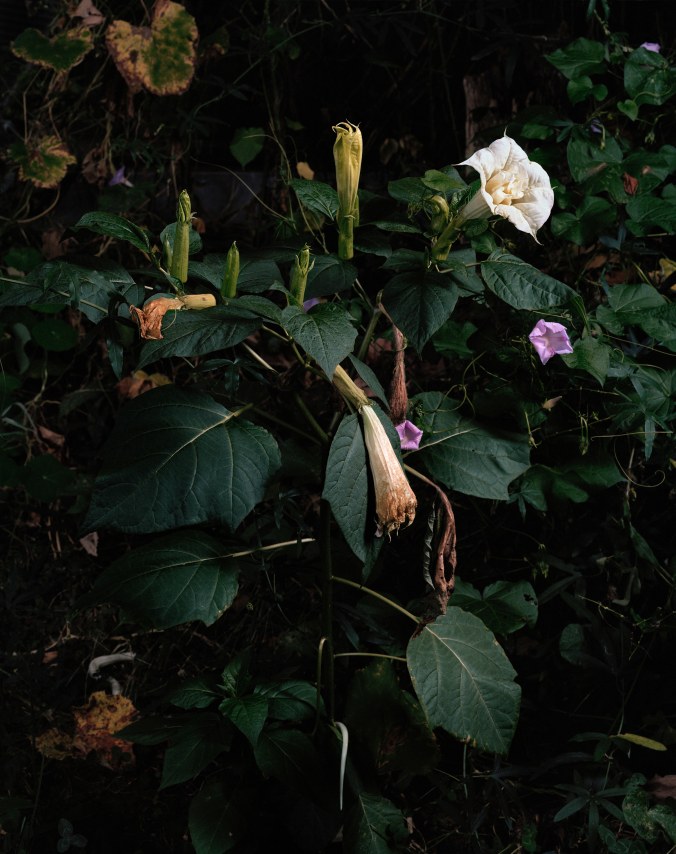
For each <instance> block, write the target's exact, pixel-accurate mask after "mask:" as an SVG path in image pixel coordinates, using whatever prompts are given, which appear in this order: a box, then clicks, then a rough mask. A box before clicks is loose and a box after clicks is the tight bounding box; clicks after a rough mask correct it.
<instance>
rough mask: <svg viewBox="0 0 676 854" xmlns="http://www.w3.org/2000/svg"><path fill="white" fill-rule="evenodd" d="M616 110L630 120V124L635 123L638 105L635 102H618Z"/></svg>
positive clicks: (628, 100) (629, 100)
mask: <svg viewBox="0 0 676 854" xmlns="http://www.w3.org/2000/svg"><path fill="white" fill-rule="evenodd" d="M617 109H618V110H619V111H620V112H621V113H624V115H625V116H627V118H629V119H631V120H632V122H635V121H636V119H637V118H638V104H637V103H636V101H632V100H631V99H627V100H626V101H618V102H617Z"/></svg>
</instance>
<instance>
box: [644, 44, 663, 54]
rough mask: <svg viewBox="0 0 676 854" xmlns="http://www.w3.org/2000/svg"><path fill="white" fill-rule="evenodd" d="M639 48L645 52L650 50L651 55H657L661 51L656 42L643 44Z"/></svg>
mask: <svg viewBox="0 0 676 854" xmlns="http://www.w3.org/2000/svg"><path fill="white" fill-rule="evenodd" d="M640 47H642V48H645V50H651V51H652V52H653V53H659V52H660V50H661V47H660V45H659V43H658V42H643V44H642V45H640Z"/></svg>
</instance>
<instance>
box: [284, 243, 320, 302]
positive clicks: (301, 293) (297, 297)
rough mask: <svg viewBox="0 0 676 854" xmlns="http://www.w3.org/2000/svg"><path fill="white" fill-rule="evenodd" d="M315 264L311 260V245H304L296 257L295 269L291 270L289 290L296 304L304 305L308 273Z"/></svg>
mask: <svg viewBox="0 0 676 854" xmlns="http://www.w3.org/2000/svg"><path fill="white" fill-rule="evenodd" d="M314 265H315V262H314V261H312V262H310V247H309V246H304V247H303V248H302V249H301V250H300V252H299V253H298V255H296V257H295V258H294V262H293V269H292V270H291V282H290V287H289V290H290V291H291V299H292V300H293V302H294V303H295V304H296V305H299V306H302V305H303V300H304V299H305V288H306V287H307V277H308V273H309V272H310V270H311V269H312V268H313V267H314Z"/></svg>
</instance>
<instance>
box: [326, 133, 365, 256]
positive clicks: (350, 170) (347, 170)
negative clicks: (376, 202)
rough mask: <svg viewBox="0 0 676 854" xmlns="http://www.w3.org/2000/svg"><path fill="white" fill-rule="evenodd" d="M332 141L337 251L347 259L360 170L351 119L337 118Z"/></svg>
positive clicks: (357, 137)
mask: <svg viewBox="0 0 676 854" xmlns="http://www.w3.org/2000/svg"><path fill="white" fill-rule="evenodd" d="M333 130H334V131H335V132H336V141H335V143H334V144H333V159H334V161H335V164H336V189H337V190H338V217H337V221H338V231H339V240H338V255H339V257H340V258H342V259H344V260H347V259H349V258H352V256H353V255H354V249H353V245H352V240H353V230H354V227H355V225H359V197H358V191H359V175H360V172H361V158H362V149H363V143H362V137H361V131H360V130H359V128H358V127H357V126H356V125H353V124H352V123H351V122H339V124H337V125H335V126H334V127H333Z"/></svg>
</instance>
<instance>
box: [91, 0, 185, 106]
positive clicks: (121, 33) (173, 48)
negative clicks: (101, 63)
mask: <svg viewBox="0 0 676 854" xmlns="http://www.w3.org/2000/svg"><path fill="white" fill-rule="evenodd" d="M197 36H198V33H197V25H196V24H195V19H194V18H193V17H192V15H190V14H188V12H186V10H185V9H184V8H183V6H181V5H180V4H179V3H173V2H172V0H157V2H156V3H155V6H154V8H153V12H152V20H151V23H150V27H134V26H132V25H131V24H129V23H127V21H113V22H112V24H110V26H109V27H108V29H107V30H106V46H107V47H108V51H109V53H110V55H111V56H112V57H113V60H114V62H115V65H116V66H117V69H118V71H119V72H120V74H121V75H122V76H123V77H124V79H125V80H126V81H127V85H128V86H129V88H130V89H131V91H132V92H139V91H140V90H141V89H147V90H148V91H149V92H152V93H153V95H180V94H182V93H183V92H185V91H186V90H187V89H188V87H189V86H190V83H191V81H192V78H193V75H194V73H195V59H196V51H195V44H196V42H197Z"/></svg>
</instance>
